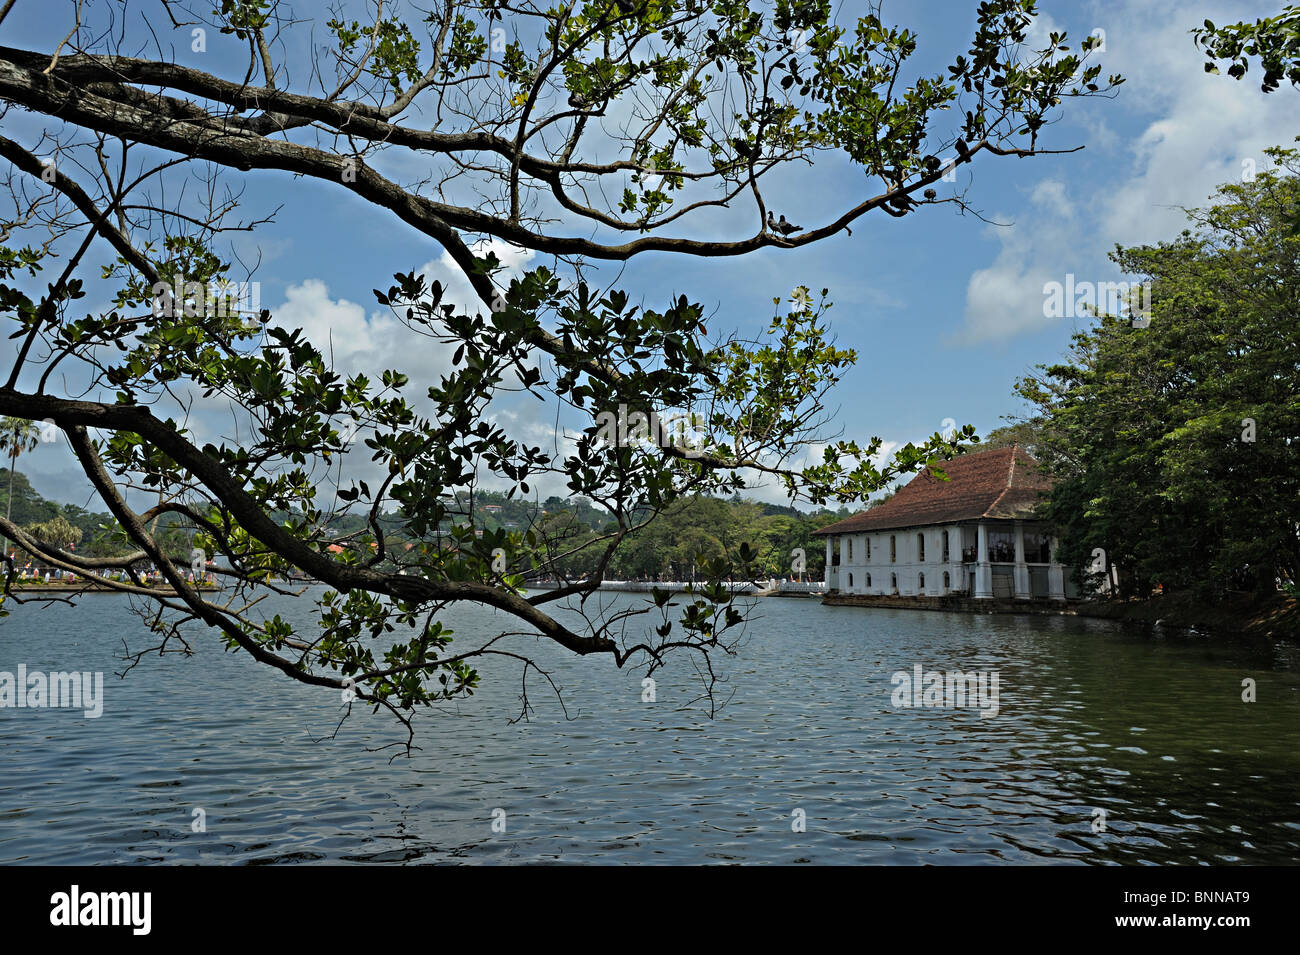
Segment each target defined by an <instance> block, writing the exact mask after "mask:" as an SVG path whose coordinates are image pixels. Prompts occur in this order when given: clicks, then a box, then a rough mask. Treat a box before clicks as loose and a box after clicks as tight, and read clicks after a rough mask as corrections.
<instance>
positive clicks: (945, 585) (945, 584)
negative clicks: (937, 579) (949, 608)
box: [943, 570, 952, 593]
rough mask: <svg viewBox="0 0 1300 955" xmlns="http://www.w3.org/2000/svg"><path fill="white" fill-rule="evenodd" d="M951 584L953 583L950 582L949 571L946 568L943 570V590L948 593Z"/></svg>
mask: <svg viewBox="0 0 1300 955" xmlns="http://www.w3.org/2000/svg"><path fill="white" fill-rule="evenodd" d="M951 586H952V584H951V583H949V582H948V571H946V570H945V571H944V572H943V592H944V593H947V592H948V589H949V588H950V587H951Z"/></svg>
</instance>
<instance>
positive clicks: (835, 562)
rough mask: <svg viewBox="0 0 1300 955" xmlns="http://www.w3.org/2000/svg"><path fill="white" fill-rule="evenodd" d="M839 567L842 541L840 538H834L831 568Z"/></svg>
mask: <svg viewBox="0 0 1300 955" xmlns="http://www.w3.org/2000/svg"><path fill="white" fill-rule="evenodd" d="M839 565H840V539H839V538H838V537H832V538H831V566H832V567H838V566H839Z"/></svg>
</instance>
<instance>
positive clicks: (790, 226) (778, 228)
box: [767, 211, 803, 235]
mask: <svg viewBox="0 0 1300 955" xmlns="http://www.w3.org/2000/svg"><path fill="white" fill-rule="evenodd" d="M767 227H768V228H769V229H771V230H772V231H773V232H775V233H777V234H778V235H791V234H793V233H795V232H801V231H802V230H803V226H801V225H795V224H794V223H793V222H786V221H785V216H781V218H780V220H777V219H774V218H772V213H771V212H770V211H769V212H768V214H767Z"/></svg>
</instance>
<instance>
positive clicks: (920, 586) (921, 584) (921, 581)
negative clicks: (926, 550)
mask: <svg viewBox="0 0 1300 955" xmlns="http://www.w3.org/2000/svg"><path fill="white" fill-rule="evenodd" d="M916 589H917V592H918V593H922V594H923V593H925V574H918V575H917V577H916Z"/></svg>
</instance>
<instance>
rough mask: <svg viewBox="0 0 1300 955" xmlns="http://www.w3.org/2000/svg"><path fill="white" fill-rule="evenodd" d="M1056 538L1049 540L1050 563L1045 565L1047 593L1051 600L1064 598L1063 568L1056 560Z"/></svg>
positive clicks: (1057, 545)
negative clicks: (1050, 549) (1050, 550)
mask: <svg viewBox="0 0 1300 955" xmlns="http://www.w3.org/2000/svg"><path fill="white" fill-rule="evenodd" d="M1059 546H1060V545H1059V543H1058V542H1057V540H1056V538H1055V537H1053V538H1052V542H1051V548H1052V552H1051V563H1050V564H1048V565H1047V594H1048V596H1049V597H1051V598H1052V599H1053V600H1064V599H1065V568H1064V567H1062V566H1061V565H1060V564H1059V563H1057V560H1056V549H1057V547H1059Z"/></svg>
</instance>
